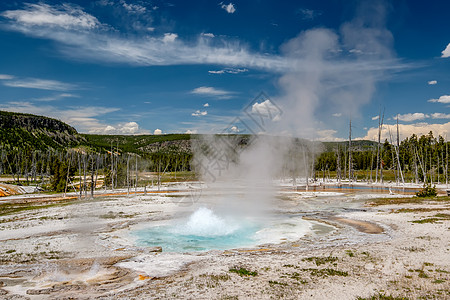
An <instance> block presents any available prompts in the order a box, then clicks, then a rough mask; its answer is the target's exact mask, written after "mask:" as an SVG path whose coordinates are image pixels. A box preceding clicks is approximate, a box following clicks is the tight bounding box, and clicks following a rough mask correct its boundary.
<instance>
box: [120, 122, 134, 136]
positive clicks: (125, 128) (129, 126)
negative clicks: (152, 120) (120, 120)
mask: <svg viewBox="0 0 450 300" xmlns="http://www.w3.org/2000/svg"><path fill="white" fill-rule="evenodd" d="M119 131H120V132H122V133H123V134H135V133H137V132H139V125H138V123H136V122H128V123H125V124H123V125H121V126H120V127H119Z"/></svg>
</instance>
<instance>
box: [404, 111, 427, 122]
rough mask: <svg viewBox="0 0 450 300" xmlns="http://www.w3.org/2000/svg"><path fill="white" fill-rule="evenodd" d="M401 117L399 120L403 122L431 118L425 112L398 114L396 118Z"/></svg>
mask: <svg viewBox="0 0 450 300" xmlns="http://www.w3.org/2000/svg"><path fill="white" fill-rule="evenodd" d="M397 117H398V119H399V121H403V122H411V121H417V120H424V119H427V118H429V117H430V116H429V115H427V114H424V113H413V114H411V113H410V114H404V115H401V114H398V115H397V116H396V117H395V118H397Z"/></svg>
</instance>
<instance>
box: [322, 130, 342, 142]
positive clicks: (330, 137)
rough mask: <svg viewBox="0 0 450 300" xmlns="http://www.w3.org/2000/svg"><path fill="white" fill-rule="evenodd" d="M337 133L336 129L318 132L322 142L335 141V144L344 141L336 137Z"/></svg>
mask: <svg viewBox="0 0 450 300" xmlns="http://www.w3.org/2000/svg"><path fill="white" fill-rule="evenodd" d="M336 133H337V131H336V130H334V129H325V130H319V131H317V135H318V136H319V140H320V141H334V142H340V141H343V140H344V139H342V138H338V137H336V136H335V134H336Z"/></svg>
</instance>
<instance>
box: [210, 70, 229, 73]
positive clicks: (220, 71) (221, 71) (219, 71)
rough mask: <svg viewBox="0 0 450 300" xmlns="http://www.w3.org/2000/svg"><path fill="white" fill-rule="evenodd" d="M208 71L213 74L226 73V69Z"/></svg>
mask: <svg viewBox="0 0 450 300" xmlns="http://www.w3.org/2000/svg"><path fill="white" fill-rule="evenodd" d="M208 73H211V74H224V73H225V70H218V71H208Z"/></svg>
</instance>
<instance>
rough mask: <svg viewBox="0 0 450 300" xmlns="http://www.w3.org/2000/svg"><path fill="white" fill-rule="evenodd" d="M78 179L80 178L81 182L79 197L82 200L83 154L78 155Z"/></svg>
mask: <svg viewBox="0 0 450 300" xmlns="http://www.w3.org/2000/svg"><path fill="white" fill-rule="evenodd" d="M78 177H79V180H80V183H79V184H80V196H79V198H80V199H81V196H82V195H83V189H82V188H81V187H82V185H81V182H82V181H81V154H78Z"/></svg>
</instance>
